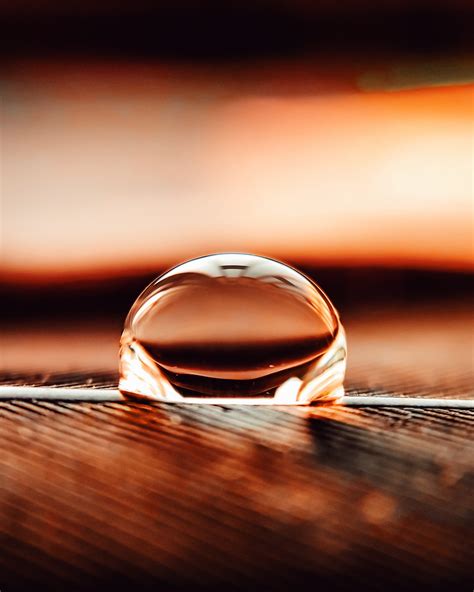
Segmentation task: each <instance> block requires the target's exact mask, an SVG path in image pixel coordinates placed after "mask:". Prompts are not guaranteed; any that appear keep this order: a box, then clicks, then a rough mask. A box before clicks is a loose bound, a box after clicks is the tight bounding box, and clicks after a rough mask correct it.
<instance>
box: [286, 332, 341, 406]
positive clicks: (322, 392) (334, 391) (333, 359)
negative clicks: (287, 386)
mask: <svg viewBox="0 0 474 592" xmlns="http://www.w3.org/2000/svg"><path fill="white" fill-rule="evenodd" d="M346 366H347V342H346V332H345V331H344V327H343V326H342V324H341V323H340V322H339V327H338V331H337V333H336V336H335V338H334V341H333V342H332V344H331V346H330V347H329V349H327V350H326V352H325V353H324V354H323V355H322V356H321V357H320V358H318V360H316V362H315V363H314V364H313V365H312V366H311V368H310V369H309V370H308V372H307V373H306V375H305V376H304V378H303V380H302V381H301V386H300V388H299V391H298V396H297V404H300V405H311V404H312V403H333V402H334V403H335V402H339V401H340V400H341V399H342V397H343V396H344V378H345V375H346Z"/></svg>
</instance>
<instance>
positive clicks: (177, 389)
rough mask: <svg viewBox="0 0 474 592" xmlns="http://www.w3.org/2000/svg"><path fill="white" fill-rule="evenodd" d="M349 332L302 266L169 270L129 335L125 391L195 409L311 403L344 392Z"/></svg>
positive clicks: (222, 259) (216, 258) (253, 259)
mask: <svg viewBox="0 0 474 592" xmlns="http://www.w3.org/2000/svg"><path fill="white" fill-rule="evenodd" d="M345 365H346V342H345V335H344V330H343V328H342V326H341V324H340V322H339V317H338V315H337V312H336V311H335V309H334V307H333V306H332V304H331V303H330V301H329V300H328V298H327V297H326V296H325V295H324V293H323V292H322V291H321V290H320V289H319V288H318V287H317V286H316V284H314V283H313V282H312V281H311V280H309V279H308V278H307V277H305V276H304V275H302V274H301V273H299V272H298V271H296V270H295V269H293V268H291V267H289V266H287V265H285V264H283V263H280V262H279V261H274V260H272V259H267V258H265V257H259V256H256V255H248V254H241V253H222V254H216V255H208V256H206V257H201V258H198V259H193V260H191V261H187V262H185V263H182V264H181V265H178V266H177V267H174V268H173V269H171V270H170V271H168V272H166V273H165V274H163V275H162V276H160V277H159V278H158V279H156V280H155V281H154V282H152V283H151V284H150V285H149V286H148V287H147V288H146V289H145V291H144V292H143V293H142V294H141V295H140V296H139V297H138V299H137V300H136V302H135V304H134V305H133V307H132V309H131V310H130V313H129V314H128V317H127V320H126V322H125V328H124V332H123V335H122V339H121V350H120V374H121V376H120V384H119V388H120V390H121V391H122V392H123V393H124V394H125V395H127V394H128V395H135V396H140V397H145V398H148V399H156V400H164V401H176V402H192V403H254V404H255V403H258V404H262V403H263V404H264V403H273V404H282V405H288V404H291V405H295V404H308V403H311V402H312V401H314V400H316V399H325V400H326V399H334V398H338V397H339V396H341V395H342V394H343V389H342V382H343V379H344V372H345Z"/></svg>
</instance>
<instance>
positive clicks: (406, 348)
mask: <svg viewBox="0 0 474 592" xmlns="http://www.w3.org/2000/svg"><path fill="white" fill-rule="evenodd" d="M422 318H424V321H423V322H422V321H421V320H420V316H419V315H414V313H406V314H405V316H402V317H400V316H399V319H398V322H397V319H396V317H395V316H390V315H389V314H387V315H385V316H384V317H383V318H380V317H376V318H373V317H371V316H369V317H366V318H365V319H364V318H361V317H360V318H358V319H353V320H349V322H348V323H347V327H348V335H349V347H350V350H349V351H350V355H351V367H350V369H349V375H348V381H347V387H348V391H349V393H351V394H357V393H364V394H373V395H375V396H376V395H377V394H393V393H401V394H415V395H418V396H433V394H436V396H440V395H443V394H444V395H445V396H463V397H472V376H471V372H472V365H471V364H470V362H469V361H468V360H469V359H470V358H469V353H470V352H469V347H470V346H469V343H472V342H470V338H469V337H468V335H469V331H470V329H469V326H468V324H467V320H468V318H467V317H466V316H464V317H463V315H462V314H461V313H459V314H458V316H456V315H454V316H453V315H451V316H450V318H449V319H447V317H445V320H444V322H443V320H442V318H441V321H440V317H439V315H438V316H436V315H435V316H433V314H432V313H429V314H427V315H425V317H422ZM463 318H464V321H463ZM414 319H418V320H417V321H416V322H415V321H414ZM436 319H437V320H438V322H435V320H436ZM417 323H418V324H417ZM410 329H411V332H410ZM98 332H99V333H100V331H98ZM409 334H411V339H407V335H408V336H409ZM31 335H32V333H31V331H30V332H29V333H28V331H25V333H24V335H23V338H21V337H20V336H19V335H17V334H13V333H11V335H10V337H11V339H10V341H9V343H11V344H13V345H12V347H18V350H17V351H18V353H19V352H20V351H21V348H20V347H19V346H18V344H19V343H20V342H21V339H23V343H24V346H25V350H24V351H27V350H28V351H29V350H32V349H33V348H34V344H35V343H36V345H37V346H39V344H40V340H38V341H36V342H35V340H34V339H33V341H31ZM63 335H64V332H63ZM84 335H85V333H84ZM107 335H108V337H107ZM28 336H29V339H28ZM13 337H15V339H17V341H18V343H17V345H15V344H14V339H13ZM56 337H57V339H56V341H54V335H52V334H51V333H49V334H48V339H50V340H52V342H54V343H56V344H58V343H61V332H57V333H56ZM112 337H113V340H112ZM76 338H77V334H76ZM115 339H116V334H115V330H111V331H110V333H107V334H103V335H102V339H101V340H99V341H98V343H97V344H96V345H95V346H94V344H93V340H92V339H91V340H90V341H87V339H85V342H86V343H87V344H88V346H89V347H88V350H87V351H86V352H84V351H83V354H82V355H83V357H82V358H81V357H76V358H75V364H76V365H77V366H78V367H79V366H81V365H83V366H84V365H85V363H86V362H87V360H89V359H93V356H92V354H91V351H92V353H93V352H94V351H95V352H96V354H97V358H96V360H97V364H96V366H95V367H94V365H91V369H90V370H88V371H82V370H78V371H75V372H73V371H72V369H71V368H66V367H63V368H61V365H60V364H59V365H58V368H57V369H56V370H58V369H62V372H59V371H57V372H54V371H53V372H52V371H48V372H46V371H45V369H43V370H41V369H40V367H39V366H41V364H39V363H38V368H37V371H35V372H30V373H26V372H25V370H24V369H22V368H21V367H20V364H17V366H16V367H15V364H11V368H10V369H8V368H6V369H5V371H4V374H3V376H2V380H1V382H2V383H9V384H51V385H70V386H84V385H87V386H90V387H94V386H102V387H114V386H115V385H116V380H117V376H116V374H115V372H114V370H113V364H112V346H113V348H114V352H115V343H116V341H115ZM27 342H28V345H27ZM71 342H72V337H71ZM42 343H43V347H44V343H45V341H43V342H42ZM62 343H63V346H64V342H62ZM104 344H108V345H106V346H105V345H104ZM83 346H84V342H83ZM109 346H110V353H111V357H110V360H111V363H110V364H109V363H108V362H107V363H104V360H106V353H104V351H105V350H104V347H109ZM466 346H467V348H468V350H467V352H466ZM56 347H57V345H56ZM94 347H95V350H94ZM28 348H29V349H28ZM83 349H84V348H83ZM86 349H87V348H86ZM99 350H100V351H101V352H102V353H101V354H100V353H98V352H99ZM54 351H55V350H54V347H52V349H51V350H50V352H49V355H50V356H54ZM77 351H80V348H78V350H77ZM107 351H108V350H107ZM69 354H71V351H69ZM9 355H10V360H11V361H12V360H13V358H14V356H13V354H12V352H11V351H10V353H9ZM41 355H42V356H43V358H42V360H43V361H42V364H43V367H44V364H45V360H46V358H47V352H45V351H43V352H42V353H41ZM107 355H108V354H107ZM114 355H115V353H114ZM101 356H102V357H101ZM64 359H67V356H66V355H64ZM107 359H108V358H107ZM4 360H5V358H4ZM18 360H20V357H18ZM99 362H100V363H99ZM99 366H102V368H103V369H102V370H100V368H99ZM49 370H54V368H50V369H49ZM473 418H474V413H473V412H472V411H468V410H457V411H454V410H441V409H426V410H423V409H408V408H395V409H389V408H377V409H376V408H373V409H370V408H368V409H363V410H362V409H341V408H331V407H324V408H312V409H295V410H291V409H287V408H286V409H285V408H230V407H220V406H219V407H217V406H185V405H165V404H152V405H147V404H141V403H127V402H124V403H104V404H91V403H66V402H63V403H59V402H58V403H55V402H20V401H17V402H15V401H10V402H3V403H1V404H0V432H1V438H2V445H3V451H2V454H1V455H0V547H1V552H0V590H2V592H3V591H6V592H8V591H11V590H43V589H45V590H102V589H114V588H116V589H128V590H133V589H140V590H147V589H150V590H151V589H153V590H223V589H226V590H253V589H261V590H265V591H266V590H291V589H298V590H326V589H341V590H349V589H350V590H354V589H361V588H363V589H367V590H387V589H397V590H400V589H403V590H405V589H416V590H471V589H472V585H473V584H472V582H473V568H472V566H473V559H474V556H473V553H472V548H473V545H472V543H473V540H472V538H473V537H472V532H473V513H474V504H473V496H472V492H473V488H474V470H473V465H474V445H473V436H474V423H473ZM111 587H112V588H111Z"/></svg>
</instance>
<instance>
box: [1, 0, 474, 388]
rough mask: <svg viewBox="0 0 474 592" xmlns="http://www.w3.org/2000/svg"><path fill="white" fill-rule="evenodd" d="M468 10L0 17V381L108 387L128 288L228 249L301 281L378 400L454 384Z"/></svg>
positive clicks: (388, 5)
mask: <svg viewBox="0 0 474 592" xmlns="http://www.w3.org/2000/svg"><path fill="white" fill-rule="evenodd" d="M472 12H473V11H472V5H471V3H470V2H468V1H462V0H457V1H454V2H450V3H446V2H443V1H432V0H430V1H427V0H426V1H425V0H415V1H408V0H406V1H399V0H397V1H395V0H387V1H386V2H382V3H380V2H379V3H374V2H370V1H369V0H346V1H344V2H337V3H334V2H329V1H323V2H318V3H312V2H306V1H304V0H302V1H296V2H295V1H293V0H291V1H290V0H279V1H275V0H273V1H269V0H258V1H256V2H255V1H254V2H247V1H246V0H243V1H238V2H232V3H219V2H212V1H208V2H199V3H198V2H194V1H191V0H179V1H173V2H169V1H163V2H158V3H156V2H148V1H146V0H139V1H135V2H131V1H125V2H122V3H120V6H118V5H116V4H115V3H113V2H101V3H96V2H91V1H90V0H83V1H81V2H75V1H73V2H68V3H66V4H64V3H60V2H58V1H57V0H42V1H41V2H31V1H30V0H22V1H20V2H15V3H8V2H3V3H1V4H0V19H1V24H2V31H3V32H4V34H3V35H2V41H1V43H2V46H3V58H2V69H1V71H2V74H1V96H2V100H1V109H2V124H1V130H2V155H1V175H2V186H1V263H2V278H3V279H2V281H1V287H0V290H1V296H2V302H3V306H2V310H1V313H0V315H1V318H2V321H3V324H4V329H5V331H4V338H3V340H2V354H1V355H2V365H3V370H4V371H8V372H10V371H24V370H27V369H28V370H38V371H40V370H41V371H44V370H71V369H73V368H96V369H99V368H101V369H103V368H107V369H112V368H115V364H116V351H117V340H118V336H119V334H120V328H121V324H122V322H123V319H124V317H125V315H126V313H127V311H128V308H129V307H130V305H131V304H132V302H133V300H134V298H135V297H136V296H137V295H138V293H139V292H140V291H141V289H142V288H143V287H144V286H145V285H146V284H147V283H148V282H149V281H150V280H151V279H153V278H154V277H155V276H156V275H158V274H159V273H160V272H161V271H163V270H164V269H165V268H167V267H168V266H170V265H174V264H176V263H178V262H180V261H181V260H183V259H187V258H190V257H193V256H197V255H202V254H206V253H209V252H215V251H232V250H235V251H246V252H256V253H259V254H263V255H267V256H270V257H276V258H279V259H283V260H284V261H287V262H289V263H292V264H293V265H296V266H298V267H300V268H302V269H303V270H304V271H306V272H307V273H308V274H310V275H311V276H312V277H314V278H315V279H316V281H317V282H318V283H320V285H321V286H322V287H323V289H324V290H325V291H326V292H327V293H328V294H329V295H330V297H331V298H332V299H333V300H334V302H335V304H336V306H338V307H339V309H340V310H341V313H342V316H343V320H345V321H346V322H347V323H348V326H349V328H351V327H353V335H354V337H353V340H352V345H353V347H351V333H349V347H350V348H351V356H352V357H351V360H352V361H353V367H354V368H355V366H357V367H360V366H361V365H362V366H364V365H365V367H366V366H367V365H370V357H371V353H370V351H371V350H370V347H372V346H375V344H378V346H377V347H380V348H381V349H380V350H379V351H381V352H382V357H383V358H384V365H383V369H382V370H381V371H380V372H381V374H380V381H382V380H385V381H387V380H388V378H389V374H387V365H388V367H389V368H390V369H391V372H394V371H396V367H398V368H399V367H400V365H401V364H402V360H404V361H405V362H406V364H408V365H409V366H410V368H411V369H412V370H413V369H414V368H415V367H416V368H420V367H422V368H423V371H424V372H425V375H426V372H428V371H430V372H433V367H434V366H436V367H437V368H438V374H439V377H438V378H437V379H436V380H438V382H439V381H440V380H447V379H446V364H452V363H453V361H454V360H455V363H456V365H459V368H461V367H462V368H463V369H464V370H463V372H464V371H468V370H470V369H472V363H471V361H470V360H471V357H470V356H471V354H472V340H471V338H470V330H471V328H472V326H470V325H469V323H470V322H471V320H472V318H471V315H470V312H469V305H468V299H469V297H470V296H471V295H472V255H473V252H472V246H473V243H472V239H473V234H472V232H473V226H472V224H473V217H472V215H473V211H472V154H473V152H472V148H473V145H472V141H473V139H472V122H473V120H472V116H473V110H472V109H473V103H472V100H473V86H472V82H473V80H474V77H473V71H474V68H473V64H474V61H473V56H472V35H471V33H472V31H471V30H470V26H469V25H470V22H471V21H472ZM367 348H369V349H367ZM384 348H385V349H384ZM440 364H441V366H440ZM443 364H444V365H443ZM456 367H457V366H456ZM459 368H458V369H457V370H456V371H457V373H458V374H459V372H460V369H459ZM430 369H431V370H430ZM352 372H353V374H350V377H352V379H353V380H354V381H355V383H357V385H360V380H361V379H360V377H359V378H358V379H357V376H356V374H357V373H356V371H355V370H353V371H352ZM354 372H355V373H356V374H354ZM441 375H443V376H444V377H441ZM367 380H368V379H367ZM433 380H434V379H433ZM436 380H435V382H436ZM380 381H379V382H380ZM463 392H464V391H463Z"/></svg>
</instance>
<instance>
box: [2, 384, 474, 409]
mask: <svg viewBox="0 0 474 592" xmlns="http://www.w3.org/2000/svg"><path fill="white" fill-rule="evenodd" d="M0 400H4V401H5V400H38V401H85V402H87V401H89V402H95V403H101V402H104V403H107V402H117V401H124V400H126V399H124V397H123V396H122V394H121V393H120V391H119V390H117V389H100V388H86V389H84V388H64V387H45V386H10V385H5V386H0ZM189 403H190V401H189V399H188V400H184V401H183V402H182V404H184V405H186V404H189ZM193 403H194V402H193ZM197 403H198V404H209V403H210V402H209V400H206V401H202V402H199V401H197ZM180 404H181V403H180ZM219 404H220V405H225V404H226V403H223V402H222V401H220V402H219ZM231 404H235V403H231ZM242 404H244V405H249V404H254V405H258V404H260V405H265V406H268V405H275V404H274V403H273V401H271V400H267V401H265V402H255V401H245V402H244V403H242ZM336 404H337V405H345V406H347V407H444V408H452V409H474V400H473V399H437V398H424V397H384V396H381V397H380V396H371V395H369V396H344V397H342V399H340V400H339V401H338V402H337V403H336ZM278 406H280V405H278Z"/></svg>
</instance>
